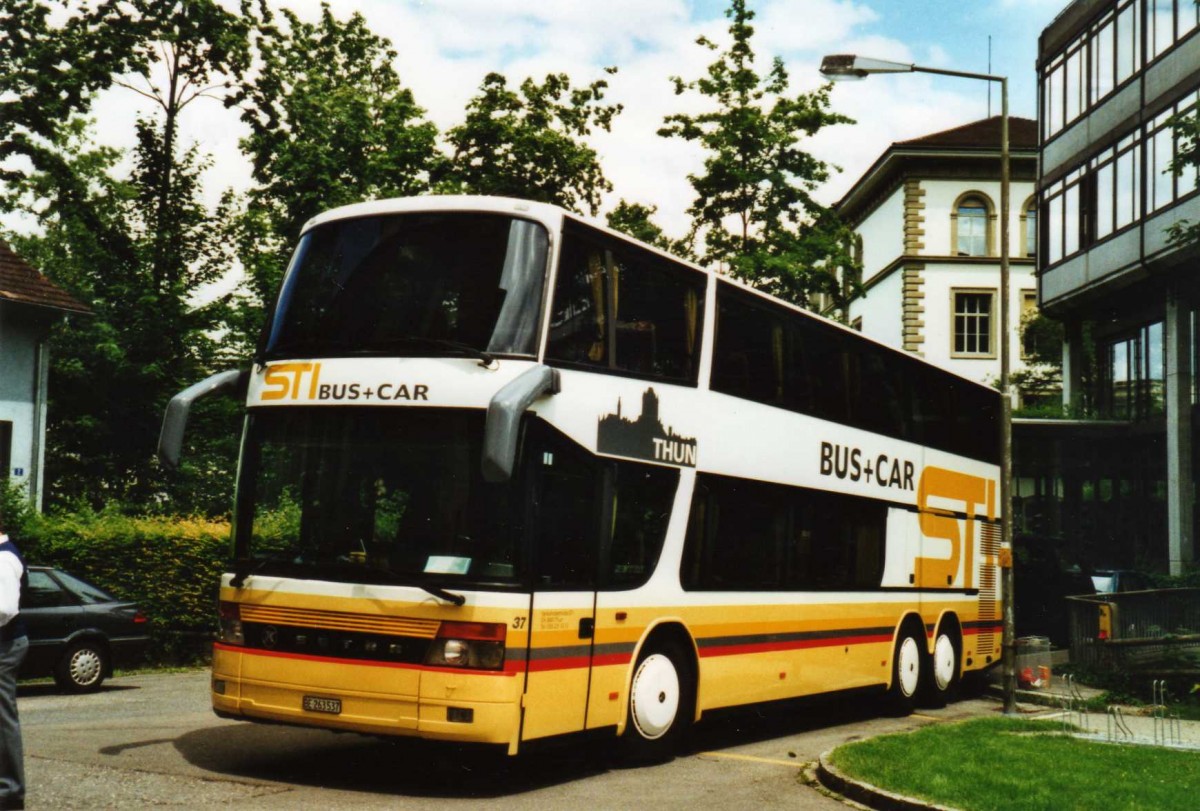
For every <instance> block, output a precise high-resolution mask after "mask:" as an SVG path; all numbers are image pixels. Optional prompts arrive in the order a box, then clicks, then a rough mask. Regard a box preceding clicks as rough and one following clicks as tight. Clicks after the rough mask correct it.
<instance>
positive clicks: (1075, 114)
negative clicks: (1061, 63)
mask: <svg viewBox="0 0 1200 811" xmlns="http://www.w3.org/2000/svg"><path fill="white" fill-rule="evenodd" d="M1064 81H1065V83H1066V110H1065V119H1066V122H1067V123H1070V122H1072V121H1074V120H1075V119H1076V118H1079V113H1080V112H1081V111H1082V107H1083V99H1082V93H1081V90H1082V89H1083V50H1082V49H1080V50H1077V51H1075V53H1073V54H1071V55H1069V56H1068V57H1067V73H1066V77H1065V80H1064Z"/></svg>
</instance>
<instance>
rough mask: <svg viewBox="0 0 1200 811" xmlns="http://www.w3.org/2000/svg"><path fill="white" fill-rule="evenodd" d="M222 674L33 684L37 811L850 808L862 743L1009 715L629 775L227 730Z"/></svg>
mask: <svg viewBox="0 0 1200 811" xmlns="http://www.w3.org/2000/svg"><path fill="white" fill-rule="evenodd" d="M208 680H209V676H208V673H207V671H193V672H188V673H181V674H153V675H139V676H128V677H122V678H117V679H113V680H111V681H109V682H107V683H106V684H105V686H104V687H103V688H102V689H101V690H100V691H99V692H98V693H94V694H90V695H62V694H59V693H58V692H56V691H55V689H54V688H53V686H52V685H22V687H21V690H20V694H19V706H20V712H21V718H22V727H23V729H24V733H25V748H26V769H27V772H28V782H29V795H28V798H27V807H28V808H29V809H75V808H79V809H84V808H86V809H104V808H120V809H126V808H146V807H164V806H165V807H188V808H196V807H220V806H234V805H236V806H238V807H239V808H245V809H258V808H262V809H283V808H302V807H319V808H335V809H336V808H355V809H360V808H365V809H370V808H391V809H396V808H399V809H404V808H428V807H429V806H430V805H431V804H432V803H434V802H436V803H437V805H438V807H439V808H442V807H448V808H452V809H453V808H468V807H471V808H474V807H483V806H487V807H489V808H490V807H494V806H495V805H496V804H497V802H503V803H504V806H505V808H506V809H525V808H530V809H534V808H536V809H545V808H572V809H579V808H587V809H588V811H594V810H595V809H608V808H614V809H615V808H628V807H629V806H630V805H633V804H637V805H651V806H654V807H655V808H656V809H675V808H679V809H684V808H686V809H691V810H692V811H694V810H695V809H705V808H746V807H754V808H756V809H758V808H766V809H769V808H787V809H826V811H828V810H829V809H844V808H845V807H846V806H844V805H842V804H841V803H839V802H838V801H836V800H834V799H831V798H829V797H827V796H825V795H824V794H822V793H821V792H820V791H818V790H817V789H816V788H814V787H812V786H810V785H808V784H807V783H806V782H805V779H804V770H805V768H806V767H808V766H811V765H812V764H813V763H815V761H816V760H817V759H818V757H819V755H820V754H821V753H822V752H825V751H828V750H830V749H833V748H834V747H836V746H839V745H841V744H843V743H846V742H848V741H850V740H855V739H859V738H862V737H868V736H872V735H877V734H884V733H888V732H898V731H903V730H907V729H914V728H916V727H919V726H922V725H924V724H929V723H937V722H940V721H950V720H961V719H964V718H969V717H975V716H979V715H986V714H991V713H995V712H997V711H998V706H999V705H998V704H997V703H996V702H995V701H992V700H988V699H986V698H972V699H968V700H964V701H960V702H957V703H955V704H952V705H951V706H950V707H948V708H946V709H942V710H936V711H921V712H919V713H916V714H914V715H912V716H910V717H908V718H881V717H877V716H876V715H875V713H876V712H877V707H876V706H875V705H874V704H873V702H870V701H864V700H862V699H852V700H848V699H833V700H824V701H816V702H805V703H802V704H794V705H788V706H786V707H778V706H767V707H759V708H756V709H750V710H737V711H729V712H724V713H719V714H713V715H711V716H706V718H705V720H704V721H702V722H701V723H700V724H699V725H697V726H696V727H695V728H694V729H693V730H692V733H691V735H690V737H689V741H688V746H687V747H686V751H685V752H683V753H682V754H681V755H680V756H679V757H677V758H675V759H674V760H673V761H671V762H670V763H664V764H660V765H656V766H648V767H642V768H622V767H620V766H617V765H615V764H614V763H613V761H612V758H611V757H610V748H611V747H609V746H607V745H606V744H607V743H608V741H607V740H600V741H584V740H580V741H575V742H573V743H572V744H571V745H569V746H566V747H563V748H559V749H554V750H550V751H545V752H542V753H539V754H531V755H522V756H519V757H517V758H509V757H507V756H506V755H503V754H499V753H495V752H493V751H491V750H486V751H480V750H478V749H474V748H464V747H456V746H450V745H437V744H431V743H429V742H422V741H411V740H403V739H398V740H381V739H378V738H371V737H364V736H360V735H355V734H338V733H333V732H329V731H325V730H316V729H304V728H295V727H281V726H266V725H259V724H250V723H245V722H238V721H228V720H222V719H219V718H217V717H215V716H214V715H213V714H212V712H211V710H210V709H209V706H208Z"/></svg>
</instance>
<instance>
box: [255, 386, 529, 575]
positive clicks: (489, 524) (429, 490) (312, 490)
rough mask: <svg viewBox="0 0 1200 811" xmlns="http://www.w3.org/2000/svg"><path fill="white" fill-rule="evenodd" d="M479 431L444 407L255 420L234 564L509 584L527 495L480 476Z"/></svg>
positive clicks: (270, 413)
mask: <svg viewBox="0 0 1200 811" xmlns="http://www.w3.org/2000/svg"><path fill="white" fill-rule="evenodd" d="M398 411H403V412H404V413H402V414H401V413H398ZM483 423H484V420H483V414H482V412H467V411H459V410H451V409H440V408H436V409H435V408H430V409H424V408H421V409H413V408H406V409H399V410H397V409H394V408H383V409H375V408H355V409H349V410H347V409H328V408H320V407H317V408H275V409H267V410H265V411H259V412H257V413H253V414H251V416H250V418H249V421H248V424H247V433H246V440H245V449H244V451H243V466H242V471H241V475H240V477H239V480H238V507H237V525H236V534H235V538H236V541H235V548H236V551H237V557H238V559H239V560H246V559H251V558H253V559H255V560H256V561H257V563H256V564H255V565H256V566H259V567H261V568H263V569H266V570H269V571H271V572H274V573H279V574H284V575H287V576H292V577H300V578H309V579H316V580H332V581H343V582H358V583H385V584H386V583H395V584H401V583H411V584H414V585H420V584H427V583H442V584H447V583H475V584H483V583H501V584H504V583H508V584H515V583H516V582H518V580H520V579H521V578H523V576H524V575H525V572H526V571H527V569H526V568H525V564H524V561H523V559H522V556H521V554H520V548H521V547H520V524H521V521H522V518H523V504H524V499H523V498H522V497H521V495H520V494H521V493H522V492H523V490H522V489H521V487H520V485H519V484H518V483H517V480H518V478H519V477H517V476H514V478H513V481H512V482H505V483H499V484H493V483H489V482H486V481H485V480H484V479H483V475H482V465H481V464H480V459H481V458H482V447H483ZM539 458H540V457H539Z"/></svg>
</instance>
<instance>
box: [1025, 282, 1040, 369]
mask: <svg viewBox="0 0 1200 811" xmlns="http://www.w3.org/2000/svg"><path fill="white" fill-rule="evenodd" d="M1037 311H1038V306H1037V293H1035V292H1034V291H1032V290H1024V291H1022V292H1021V357H1023V358H1028V357H1032V356H1033V355H1034V354H1035V353H1036V351H1037V342H1036V341H1035V338H1036V337H1037V336H1036V335H1034V334H1033V332H1032V331H1030V330H1026V329H1025V327H1026V325H1028V324H1029V322H1030V321H1032V320H1033V319H1034V318H1035V317H1037Z"/></svg>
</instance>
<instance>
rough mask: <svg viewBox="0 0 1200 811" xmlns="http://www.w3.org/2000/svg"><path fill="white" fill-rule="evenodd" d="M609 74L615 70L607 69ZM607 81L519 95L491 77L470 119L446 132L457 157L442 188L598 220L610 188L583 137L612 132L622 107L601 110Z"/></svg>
mask: <svg viewBox="0 0 1200 811" xmlns="http://www.w3.org/2000/svg"><path fill="white" fill-rule="evenodd" d="M607 72H608V73H609V74H612V73H615V72H616V68H608V69H607ZM607 88H608V82H607V81H605V80H604V79H599V80H597V81H595V82H592V83H591V84H590V85H587V86H586V87H574V86H572V84H571V81H570V79H569V78H568V77H567V75H566V74H564V73H552V74H549V75H547V76H546V79H545V81H543V82H542V83H541V84H538V83H537V82H535V81H534V80H533V79H532V78H529V79H526V80H525V81H523V82H522V83H521V86H520V88H519V90H513V89H512V88H510V87H509V86H508V80H507V79H506V78H505V77H504V76H502V75H501V74H499V73H489V74H488V75H487V76H486V77H484V80H483V84H481V85H480V87H479V94H478V95H477V96H475V98H473V99H471V101H470V102H469V103H468V105H467V115H466V119H465V120H464V121H463V123H462V124H460V125H458V126H457V127H454V128H453V129H451V130H450V131H449V132H447V133H446V138H447V141H448V142H449V145H450V148H451V150H452V152H453V155H452V157H451V160H450V163H449V164H448V165H447V167H446V169H445V171H444V172H443V173H441V175H440V177H439V180H440V183H439V190H440V191H446V192H462V193H470V194H495V195H503V196H510V197H523V198H526V199H529V200H536V201H539V202H543V203H553V204H555V205H559V206H562V207H563V208H567V209H570V210H572V211H578V212H583V211H586V212H588V213H590V214H593V215H594V214H596V213H597V212H598V211H599V210H600V197H601V195H602V194H603V193H604V192H607V191H611V190H612V184H611V183H610V182H609V181H608V179H607V178H606V177H605V176H604V172H603V170H602V169H601V166H600V159H599V156H598V155H597V154H596V150H594V149H593V148H592V147H590V146H588V145H587V143H586V141H585V140H584V139H586V138H587V137H588V136H589V135H591V134H592V133H593V131H595V130H596V129H601V130H604V131H606V132H607V131H608V130H609V129H610V128H611V126H612V120H613V117H614V116H616V115H618V114H619V113H620V112H621V105H620V104H604V103H603V101H604V92H605V90H606V89H607Z"/></svg>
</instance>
